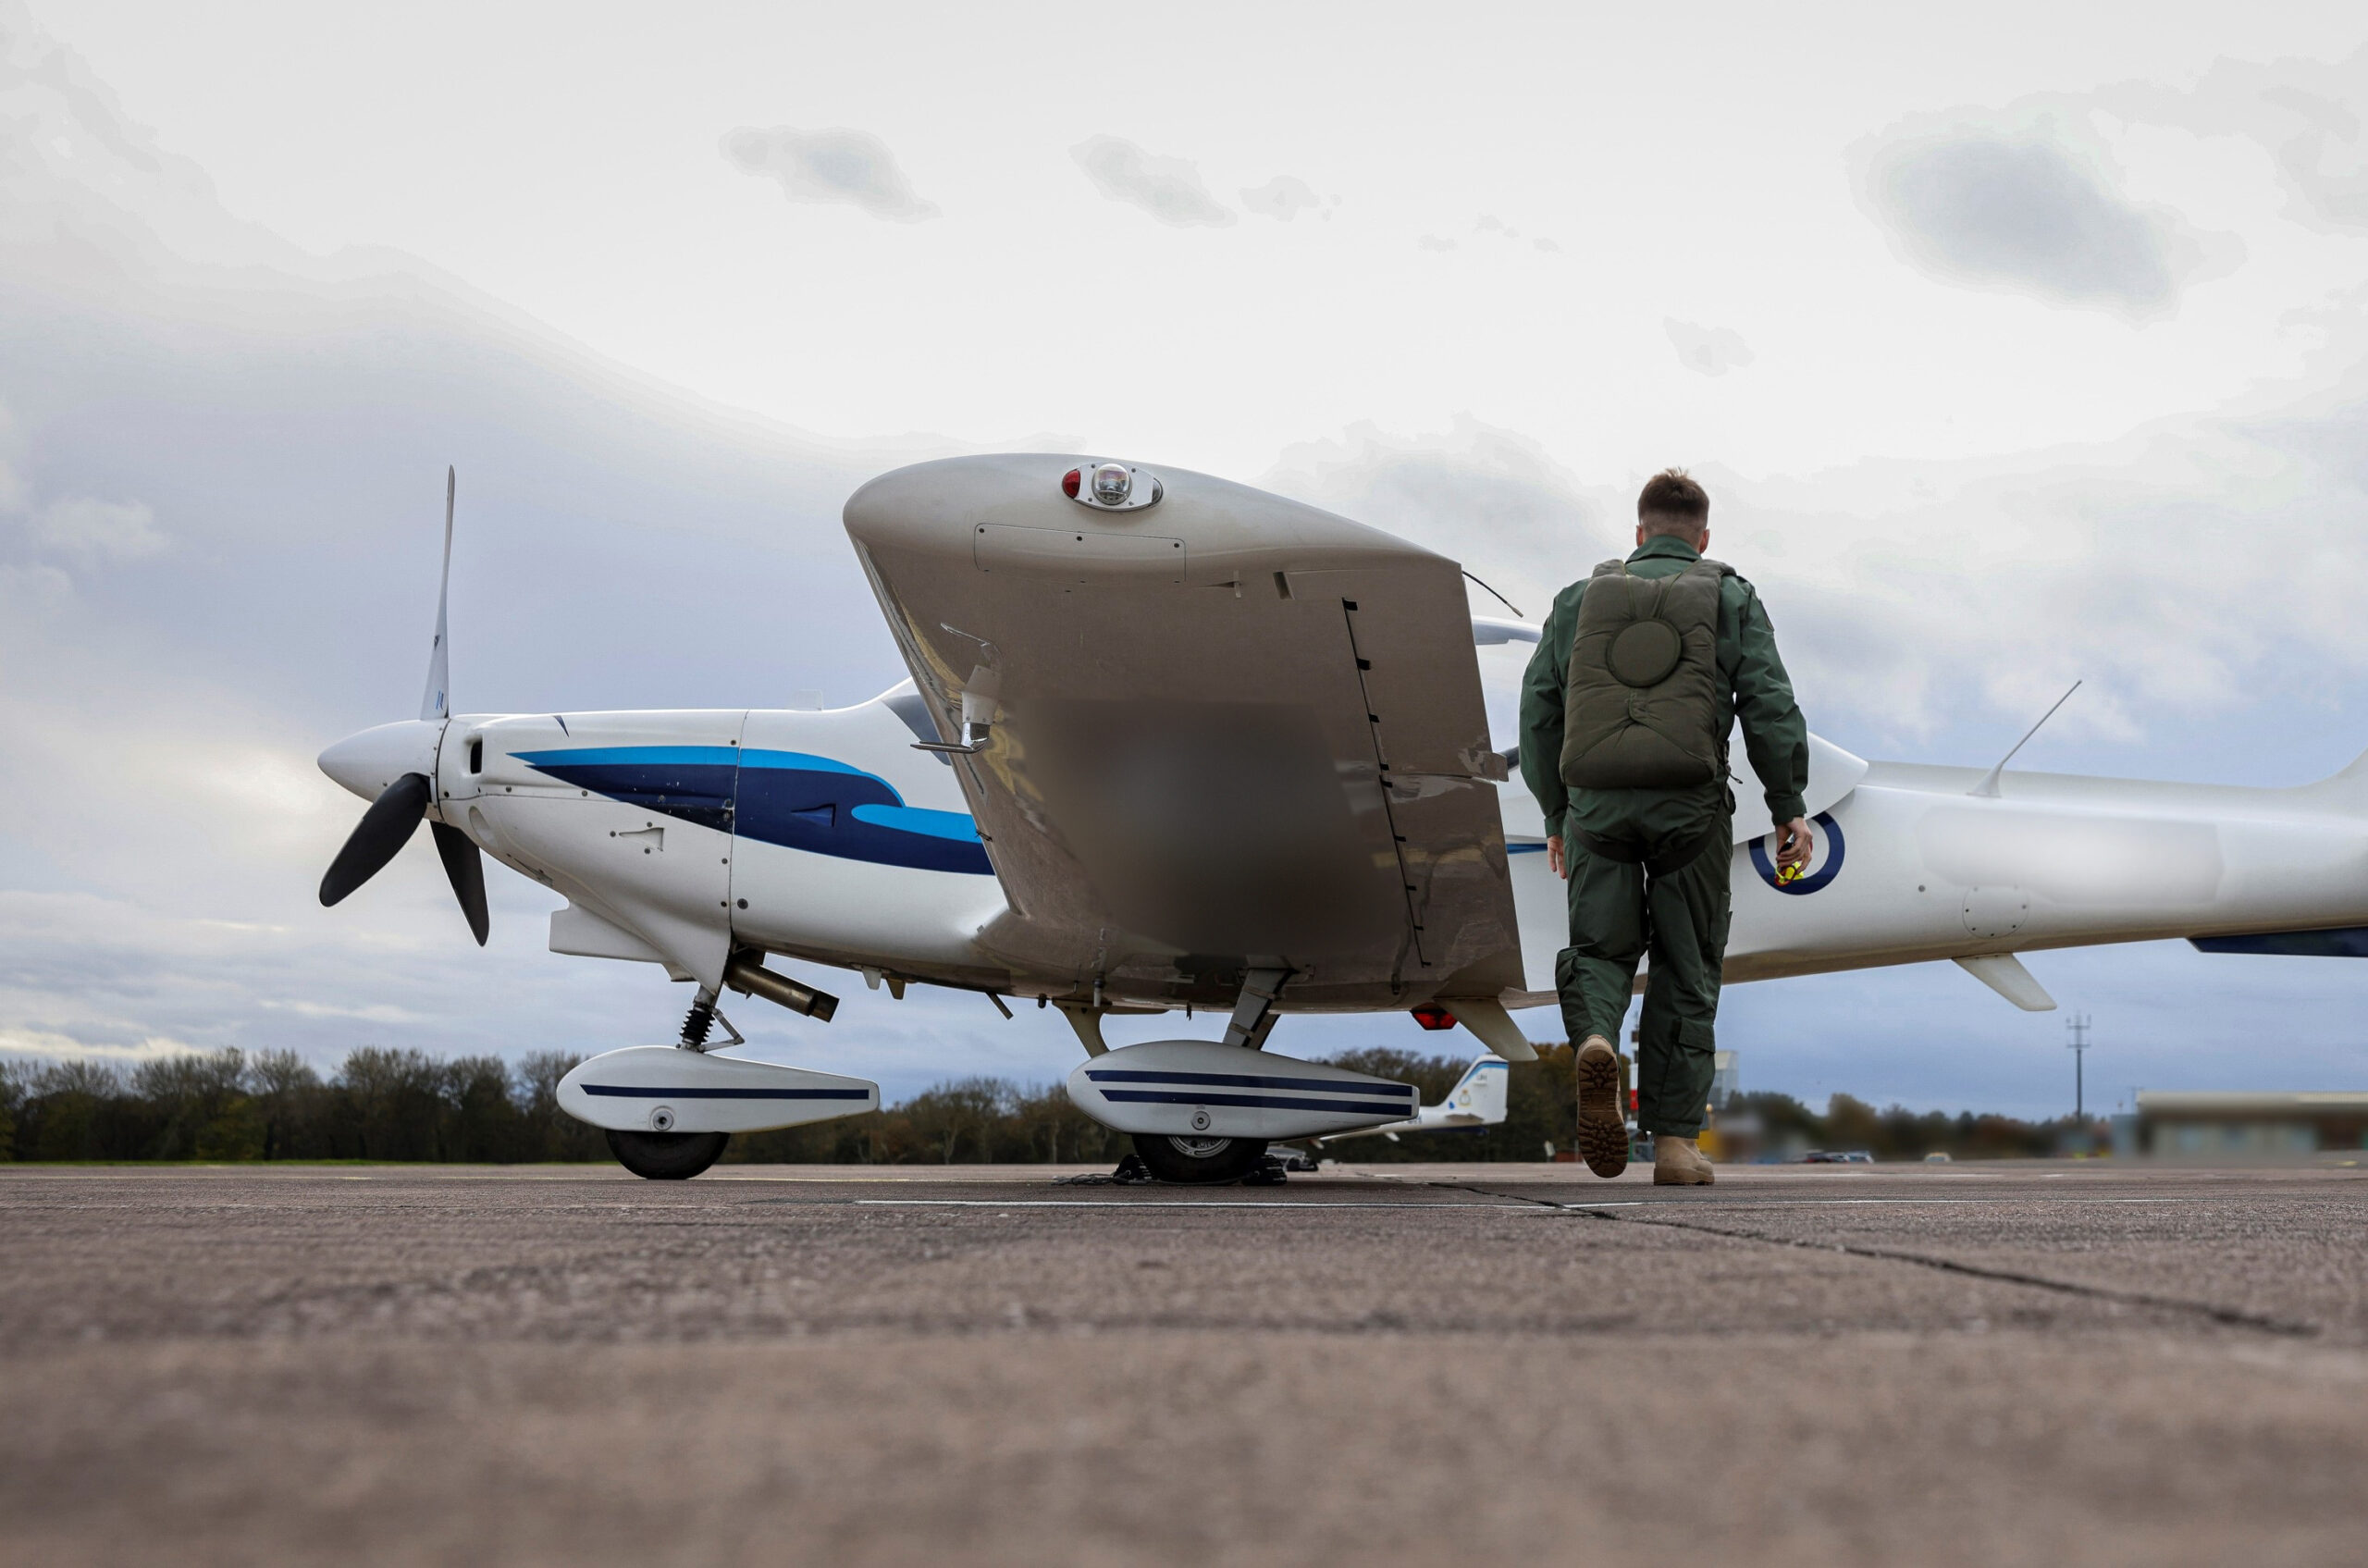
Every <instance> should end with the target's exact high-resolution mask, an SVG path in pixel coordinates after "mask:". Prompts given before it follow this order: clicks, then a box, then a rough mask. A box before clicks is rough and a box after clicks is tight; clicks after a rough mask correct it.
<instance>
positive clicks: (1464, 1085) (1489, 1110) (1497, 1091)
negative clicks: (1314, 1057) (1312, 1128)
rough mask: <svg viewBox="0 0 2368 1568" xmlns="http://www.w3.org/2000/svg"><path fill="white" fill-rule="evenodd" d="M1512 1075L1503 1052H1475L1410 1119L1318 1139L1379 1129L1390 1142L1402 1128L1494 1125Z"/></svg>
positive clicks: (1458, 1128)
mask: <svg viewBox="0 0 2368 1568" xmlns="http://www.w3.org/2000/svg"><path fill="white" fill-rule="evenodd" d="M1511 1076H1512V1064H1511V1063H1510V1062H1508V1061H1506V1060H1505V1059H1504V1058H1503V1057H1502V1056H1474V1058H1473V1059H1472V1065H1471V1066H1470V1067H1468V1068H1464V1069H1463V1076H1462V1078H1459V1079H1457V1080H1455V1087H1453V1088H1452V1089H1449V1091H1448V1092H1447V1093H1446V1094H1445V1095H1444V1096H1443V1097H1442V1098H1441V1099H1440V1101H1439V1103H1438V1104H1437V1105H1425V1106H1423V1107H1422V1108H1421V1109H1420V1110H1418V1111H1416V1112H1415V1113H1414V1117H1413V1119H1412V1120H1411V1121H1388V1122H1384V1123H1382V1124H1381V1125H1380V1126H1379V1127H1361V1128H1359V1129H1357V1130H1356V1131H1354V1132H1336V1133H1333V1134H1332V1135H1331V1136H1330V1137H1326V1138H1319V1139H1317V1140H1316V1142H1319V1143H1330V1142H1335V1141H1337V1140H1338V1139H1342V1138H1362V1137H1363V1136H1364V1135H1365V1134H1367V1133H1371V1132H1378V1133H1380V1134H1381V1135H1382V1136H1383V1137H1384V1138H1387V1139H1388V1140H1389V1141H1390V1142H1393V1143H1395V1142H1398V1135H1399V1134H1400V1133H1401V1132H1446V1131H1473V1130H1477V1129H1479V1128H1483V1127H1495V1126H1497V1125H1499V1123H1501V1122H1502V1121H1503V1120H1504V1119H1505V1096H1506V1090H1507V1088H1508V1087H1509V1083H1510V1080H1511Z"/></svg>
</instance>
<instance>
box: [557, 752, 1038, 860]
mask: <svg viewBox="0 0 2368 1568" xmlns="http://www.w3.org/2000/svg"><path fill="white" fill-rule="evenodd" d="M512 755H514V756H515V757H516V758H517V759H518V760H520V761H521V762H524V763H525V764H526V765H527V766H529V767H531V768H534V769H536V771H538V772H544V773H548V774H549V775H550V776H551V777H553V778H555V779H559V780H561V781H563V782H564V783H567V784H574V785H575V786H576V787H577V788H579V789H588V790H592V791H595V792H596V793H598V794H600V795H604V796H608V797H609V798H611V800H622V801H624V802H625V803H626V804H628V805H633V806H639V807H643V808H645V809H648V810H652V811H658V812H662V813H663V814H665V815H666V816H670V817H674V818H677V819H679V820H681V821H689V822H697V824H699V825H700V826H701V827H709V828H714V829H715V830H716V831H718V832H719V833H737V834H738V835H739V836H740V837H742V838H748V839H754V840H756V841H757V842H758V843H759V844H777V845H780V846H783V848H787V849H802V850H805V851H806V852H807V853H808V854H813V855H830V856H833V857H836V858H839V859H843V860H863V861H868V862H870V863H871V864H874V865H882V866H908V867H911V868H913V869H915V870H925V871H957V872H962V873H966V874H969V875H976V876H992V875H993V874H994V867H993V864H992V863H991V862H989V860H988V859H987V851H986V847H985V846H983V845H982V844H981V843H980V842H979V829H978V824H977V823H976V822H975V821H972V820H971V819H970V818H969V817H968V816H967V815H965V814H963V813H962V812H959V811H936V810H931V809H927V808H923V807H916V806H907V805H906V804H905V797H904V796H901V795H899V794H897V793H896V791H895V788H894V786H893V785H892V784H889V783H888V781H887V780H885V779H883V778H881V777H880V776H879V775H878V774H876V773H868V772H864V771H863V770H862V769H860V768H856V767H851V766H849V765H848V764H847V763H845V762H841V761H839V760H837V759H834V758H829V757H820V756H816V755H814V754H812V753H809V752H804V751H767V750H763V749H759V748H755V747H751V748H749V749H747V750H745V751H743V750H741V749H740V748H738V747H729V746H587V747H562V748H560V749H557V750H549V751H521V752H515V753H513V754H512Z"/></svg>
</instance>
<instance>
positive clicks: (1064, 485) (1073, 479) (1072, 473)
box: [1061, 468, 1085, 500]
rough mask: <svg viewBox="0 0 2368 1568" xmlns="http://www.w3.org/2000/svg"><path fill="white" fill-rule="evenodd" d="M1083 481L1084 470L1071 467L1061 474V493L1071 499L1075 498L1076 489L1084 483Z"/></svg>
mask: <svg viewBox="0 0 2368 1568" xmlns="http://www.w3.org/2000/svg"><path fill="white" fill-rule="evenodd" d="M1084 483H1085V470H1083V469H1081V468H1072V469H1070V470H1069V471H1068V472H1067V473H1066V474H1064V475H1061V494H1063V495H1065V496H1067V497H1068V498H1069V500H1077V492H1078V490H1079V488H1081V487H1082V486H1083V485H1084Z"/></svg>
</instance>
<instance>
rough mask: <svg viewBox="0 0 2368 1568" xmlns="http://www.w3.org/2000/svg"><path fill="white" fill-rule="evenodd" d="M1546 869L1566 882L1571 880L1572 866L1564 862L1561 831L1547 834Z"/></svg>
mask: <svg viewBox="0 0 2368 1568" xmlns="http://www.w3.org/2000/svg"><path fill="white" fill-rule="evenodd" d="M1546 869H1547V870H1549V871H1552V872H1553V873H1554V874H1555V875H1556V876H1558V877H1560V878H1561V879H1562V880H1563V881H1564V882H1568V881H1570V880H1571V868H1570V867H1568V866H1566V865H1564V864H1562V835H1561V834H1560V833H1548V834H1547V835H1546Z"/></svg>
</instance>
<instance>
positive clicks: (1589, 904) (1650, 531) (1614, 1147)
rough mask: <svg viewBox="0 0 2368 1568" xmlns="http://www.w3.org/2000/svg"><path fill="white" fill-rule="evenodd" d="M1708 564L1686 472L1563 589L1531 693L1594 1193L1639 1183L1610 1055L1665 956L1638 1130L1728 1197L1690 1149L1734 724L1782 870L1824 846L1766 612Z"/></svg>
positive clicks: (1719, 900) (1705, 1051)
mask: <svg viewBox="0 0 2368 1568" xmlns="http://www.w3.org/2000/svg"><path fill="white" fill-rule="evenodd" d="M1709 545H1710V498H1709V496H1708V494H1707V493H1706V492H1705V491H1704V490H1703V488H1702V487H1701V486H1700V485H1698V484H1696V483H1695V482H1694V481H1693V480H1692V479H1690V478H1688V477H1686V475H1685V472H1684V470H1683V469H1678V468H1671V469H1669V470H1667V471H1665V472H1663V473H1660V474H1656V475H1653V476H1652V478H1650V479H1648V480H1647V481H1646V483H1645V489H1644V493H1643V494H1642V495H1640V496H1638V497H1637V498H1636V552H1635V553H1634V555H1631V556H1630V557H1628V559H1627V560H1625V561H1607V562H1604V563H1603V564H1602V565H1600V566H1598V567H1597V568H1596V569H1595V573H1594V574H1593V575H1592V576H1590V577H1588V578H1586V579H1585V581H1582V582H1577V583H1573V584H1572V585H1571V586H1569V587H1567V588H1565V589H1563V590H1562V592H1561V594H1560V597H1558V598H1557V599H1555V600H1554V610H1553V613H1551V614H1549V615H1548V616H1547V618H1546V628H1545V632H1544V635H1543V636H1541V637H1540V638H1539V639H1538V644H1537V652H1536V655H1535V656H1533V657H1532V658H1531V660H1530V661H1529V673H1528V675H1527V676H1526V677H1525V678H1524V679H1523V683H1522V697H1521V768H1522V776H1523V779H1524V780H1526V781H1527V783H1528V784H1529V789H1530V793H1531V794H1532V795H1534V796H1536V797H1537V804H1538V806H1539V807H1540V809H1543V810H1544V811H1545V813H1546V823H1547V829H1548V836H1547V840H1546V856H1547V862H1548V865H1550V866H1551V867H1552V868H1553V870H1554V872H1555V874H1556V875H1558V876H1561V877H1564V878H1567V879H1568V881H1569V883H1570V898H1571V945H1570V946H1568V947H1566V948H1564V949H1563V950H1562V953H1561V956H1560V957H1559V958H1558V959H1557V960H1556V962H1555V966H1554V988H1555V990H1557V991H1558V992H1560V994H1561V999H1562V1021H1563V1023H1564V1024H1565V1026H1567V1027H1568V1029H1569V1030H1570V1037H1571V1038H1572V1039H1573V1040H1575V1041H1578V1042H1579V1043H1580V1044H1579V1055H1578V1080H1579V1154H1580V1155H1581V1157H1583V1158H1584V1159H1585V1161H1586V1163H1587V1168H1588V1169H1589V1170H1592V1171H1594V1172H1595V1173H1596V1174H1597V1176H1617V1175H1619V1174H1620V1173H1621V1172H1622V1171H1623V1170H1625V1169H1627V1168H1628V1134H1627V1129H1626V1126H1625V1120H1624V1117H1623V1116H1622V1106H1621V1105H1620V1063H1619V1056H1618V1055H1617V1053H1616V1052H1615V1051H1614V1050H1613V1049H1612V1045H1611V1042H1612V1041H1613V1040H1615V1039H1617V1038H1618V1037H1619V1033H1620V1022H1621V1019H1623V1018H1625V1017H1626V1016H1627V1013H1628V998H1629V995H1630V994H1631V993H1632V992H1633V991H1634V988H1635V980H1636V965H1637V961H1638V960H1639V959H1641V958H1643V957H1645V956H1646V955H1647V952H1649V953H1650V954H1651V956H1652V963H1651V966H1650V969H1649V973H1648V977H1647V985H1646V989H1645V1009H1644V1016H1643V1019H1641V1021H1640V1024H1639V1034H1640V1038H1639V1041H1638V1049H1637V1053H1636V1055H1637V1064H1636V1065H1637V1085H1636V1088H1637V1096H1636V1097H1637V1120H1638V1123H1639V1125H1640V1126H1642V1127H1643V1129H1644V1130H1646V1131H1647V1132H1649V1133H1651V1134H1652V1135H1653V1151H1654V1153H1653V1180H1654V1181H1655V1182H1656V1183H1659V1184H1661V1185H1665V1186H1666V1185H1680V1186H1700V1185H1708V1183H1709V1182H1710V1181H1711V1180H1712V1179H1713V1177H1712V1172H1711V1167H1710V1162H1709V1160H1708V1159H1707V1158H1706V1157H1704V1155H1703V1154H1702V1153H1701V1151H1700V1150H1698V1149H1697V1148H1696V1147H1695V1143H1694V1140H1695V1138H1696V1135H1697V1134H1698V1133H1700V1131H1701V1130H1702V1118H1703V1114H1704V1112H1705V1111H1706V1110H1707V1108H1708V1096H1709V1092H1710V1077H1711V1069H1712V1066H1713V1063H1712V1057H1711V1050H1712V1033H1711V1026H1712V1024H1713V1022H1714V1021H1715V1020H1716V1019H1717V1018H1718V1013H1719V981H1720V969H1721V966H1722V965H1723V964H1724V962H1725V960H1726V951H1727V926H1728V919H1729V912H1730V908H1731V904H1730V895H1729V889H1728V885H1727V873H1728V870H1729V869H1730V868H1731V867H1732V865H1733V860H1734V855H1733V843H1734V835H1733V822H1734V810H1735V799H1734V794H1733V791H1732V790H1731V789H1729V787H1728V784H1727V778H1728V773H1727V735H1728V732H1729V731H1730V729H1731V728H1732V727H1733V724H1734V722H1736V721H1737V720H1740V721H1742V724H1743V741H1744V749H1745V752H1746V753H1748V754H1749V756H1750V758H1751V765H1752V769H1753V771H1754V772H1757V773H1758V775H1759V778H1760V781H1761V783H1762V784H1765V785H1766V786H1767V791H1768V797H1767V805H1768V815H1769V818H1770V821H1772V822H1773V823H1774V825H1775V826H1776V828H1777V829H1778V831H1779V838H1780V842H1779V845H1778V847H1777V852H1776V859H1777V864H1778V866H1779V867H1780V869H1781V868H1790V869H1791V870H1795V871H1797V870H1799V869H1800V868H1801V867H1803V866H1806V865H1807V863H1808V858H1809V855H1810V853H1811V849H1812V847H1813V841H1812V839H1811V837H1810V833H1809V824H1808V823H1807V821H1804V820H1803V806H1802V799H1801V796H1802V792H1803V791H1804V790H1806V789H1807V787H1808V771H1809V746H1808V726H1807V723H1805V722H1803V720H1802V718H1801V710H1800V706H1799V705H1798V704H1797V703H1795V701H1794V700H1793V684H1792V681H1791V680H1790V679H1789V678H1788V677H1787V676H1786V675H1785V673H1784V662H1783V661H1782V659H1780V658H1778V657H1777V654H1776V633H1775V629H1774V628H1773V627H1771V626H1770V624H1769V623H1768V612H1767V611H1765V610H1763V609H1762V608H1760V603H1759V596H1758V593H1757V592H1755V591H1754V589H1753V588H1752V586H1751V585H1750V584H1749V583H1747V582H1745V581H1744V580H1743V579H1742V578H1741V577H1738V576H1736V575H1735V574H1734V569H1733V567H1731V566H1726V565H1722V564H1721V563H1720V562H1715V561H1706V560H1704V559H1703V556H1702V552H1703V551H1704V550H1706V549H1708V548H1709ZM1780 874H1781V872H1780Z"/></svg>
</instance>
